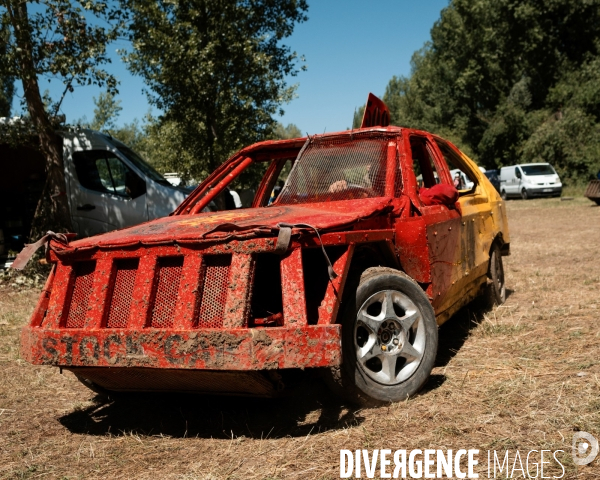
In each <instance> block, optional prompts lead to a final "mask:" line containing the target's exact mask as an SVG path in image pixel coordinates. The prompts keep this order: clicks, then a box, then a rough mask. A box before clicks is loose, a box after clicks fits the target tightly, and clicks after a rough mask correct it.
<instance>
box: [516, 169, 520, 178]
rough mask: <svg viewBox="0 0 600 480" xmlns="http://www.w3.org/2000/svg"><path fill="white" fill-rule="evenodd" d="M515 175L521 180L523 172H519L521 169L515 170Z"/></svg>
mask: <svg viewBox="0 0 600 480" xmlns="http://www.w3.org/2000/svg"><path fill="white" fill-rule="evenodd" d="M515 175H516V177H517V178H519V179H520V178H521V170H519V167H516V168H515Z"/></svg>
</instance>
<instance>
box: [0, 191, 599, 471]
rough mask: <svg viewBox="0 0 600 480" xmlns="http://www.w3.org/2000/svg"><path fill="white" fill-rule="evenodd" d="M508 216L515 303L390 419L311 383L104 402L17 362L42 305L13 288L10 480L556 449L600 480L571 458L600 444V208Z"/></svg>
mask: <svg viewBox="0 0 600 480" xmlns="http://www.w3.org/2000/svg"><path fill="white" fill-rule="evenodd" d="M507 205H508V211H509V221H510V228H511V236H512V255H511V256H510V257H508V258H505V262H506V263H505V265H506V267H505V268H506V271H507V285H508V287H509V288H510V295H509V297H508V300H507V302H506V304H505V305H503V306H501V307H499V308H496V309H494V310H492V311H489V312H483V311H481V310H478V309H477V308H475V307H474V306H471V307H469V308H465V309H463V311H461V312H459V314H458V315H456V316H455V317H454V318H453V319H452V320H450V321H449V322H448V323H447V324H446V325H444V326H443V327H442V329H441V331H440V340H441V344H440V352H439V355H438V361H437V365H436V367H435V369H434V372H433V375H432V377H431V380H430V381H429V383H428V384H427V387H426V389H425V392H424V393H423V394H422V395H419V396H417V397H415V398H414V399H411V400H409V401H407V402H403V403H399V404H394V405H389V406H386V407H381V408H377V409H370V410H357V409H356V408H354V407H352V406H350V405H345V404H343V403H341V402H339V401H338V400H337V399H335V398H333V397H332V396H331V395H330V394H329V393H328V392H327V390H326V389H325V388H324V387H323V385H322V384H321V383H320V381H319V380H318V379H317V378H316V377H314V376H310V375H307V376H306V378H305V379H304V382H303V383H302V384H301V389H300V391H299V392H298V393H297V395H295V396H294V397H292V398H288V399H283V400H269V401H266V400H257V399H246V398H214V397H196V396H180V395H135V396H128V397H125V398H124V399H120V400H117V401H113V402H108V403H103V402H102V400H101V399H99V398H97V397H95V395H94V394H93V393H92V392H90V391H89V390H87V389H86V388H85V387H83V386H82V385H80V384H79V383H78V382H77V381H76V380H75V378H74V377H73V376H72V375H71V374H69V373H65V374H64V375H60V374H59V372H58V371H57V370H56V369H52V368H48V367H38V366H32V365H29V364H27V363H25V362H23V361H22V360H20V359H19V355H18V333H19V328H20V326H21V325H23V324H24V323H25V322H26V321H27V318H28V316H29V314H30V312H31V311H32V309H33V307H34V304H35V300H36V298H37V291H34V290H27V289H24V290H18V289H16V288H15V287H11V286H2V287H0V477H1V478H15V479H19V478H38V477H44V478H73V479H74V478H141V479H146V478H147V479H157V478H161V479H162V478H168V479H181V480H184V479H185V480H187V479H190V480H191V479H225V478H244V479H253V478H261V479H262V478H272V479H275V478H277V479H286V478H338V477H339V450H340V449H341V448H344V449H350V450H355V449H359V448H367V449H375V448H390V449H401V448H403V449H404V448H405V449H409V450H410V449H414V448H420V449H425V448H434V449H435V448H441V449H449V448H452V449H455V450H456V449H458V448H479V449H480V450H481V451H483V452H484V455H481V456H480V460H483V459H484V457H485V451H486V450H488V449H495V450H501V451H502V450H505V449H510V450H512V451H513V452H514V450H516V449H519V450H521V452H523V451H529V450H531V449H538V450H539V449H541V448H544V449H551V450H557V449H562V450H565V452H566V453H565V455H564V456H563V457H562V461H563V462H564V464H565V466H566V468H567V472H568V475H567V476H566V477H565V478H580V479H588V478H589V479H592V478H600V468H599V467H600V459H596V460H595V461H594V463H592V464H591V465H590V466H587V467H579V470H576V468H575V466H574V465H573V463H572V460H571V455H570V449H571V438H572V435H573V432H574V431H576V430H585V431H588V432H590V433H592V434H594V435H595V436H596V437H597V438H600V395H599V393H600V322H599V321H598V320H599V317H600V295H599V294H598V291H599V290H600V273H599V270H598V266H599V265H600V260H599V253H600V252H599V251H598V247H599V246H600V208H598V207H593V206H592V204H590V203H588V202H584V201H580V200H577V199H576V200H575V201H572V202H559V201H558V200H533V201H528V202H523V201H516V200H515V201H509V202H508V204H507ZM485 465H486V464H485V462H482V464H481V467H482V469H481V470H480V471H481V473H484V468H485ZM545 473H546V475H548V474H550V475H559V474H560V469H558V470H554V471H551V472H550V473H548V471H546V472H545ZM363 476H364V473H363Z"/></svg>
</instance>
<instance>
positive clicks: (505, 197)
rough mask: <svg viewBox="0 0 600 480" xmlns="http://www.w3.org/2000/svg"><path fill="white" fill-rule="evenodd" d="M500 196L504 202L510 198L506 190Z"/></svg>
mask: <svg viewBox="0 0 600 480" xmlns="http://www.w3.org/2000/svg"><path fill="white" fill-rule="evenodd" d="M500 196H501V197H502V200H506V199H507V198H508V195H506V190H502V192H501V193H500Z"/></svg>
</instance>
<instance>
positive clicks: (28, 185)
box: [0, 129, 189, 250]
mask: <svg viewBox="0 0 600 480" xmlns="http://www.w3.org/2000/svg"><path fill="white" fill-rule="evenodd" d="M58 134H59V135H60V137H61V139H62V148H63V161H64V166H65V180H66V195H67V197H68V201H69V208H70V210H71V221H72V224H73V229H74V230H75V232H76V233H77V234H78V236H79V237H88V236H91V235H95V234H98V233H104V232H108V231H111V230H116V229H120V228H124V227H129V226H132V225H137V224H138V223H142V222H146V221H148V220H152V219H155V218H158V217H164V216H167V215H169V214H170V213H171V212H172V211H173V210H175V208H177V206H178V205H179V204H180V203H181V202H182V201H183V200H184V199H185V197H186V196H187V195H188V193H189V191H188V190H186V189H183V188H180V187H175V186H173V185H171V184H170V183H169V182H168V181H167V180H166V179H165V178H164V177H163V176H162V175H161V174H160V173H158V172H157V171H156V170H154V168H152V166H150V165H149V164H148V163H146V162H145V161H144V160H143V159H142V158H141V157H140V156H139V155H138V154H137V153H135V152H134V151H133V150H131V149H130V148H129V147H127V146H126V145H125V144H123V143H121V142H120V141H118V140H116V139H115V138H112V137H111V136H110V135H106V134H104V133H100V132H95V131H92V130H87V129H79V130H69V131H61V132H58ZM32 138H34V137H32ZM0 158H1V159H2V164H3V170H4V171H3V175H2V176H0V229H1V230H3V234H4V236H5V242H6V243H7V245H8V246H9V247H10V248H11V249H12V250H19V249H20V245H19V244H22V242H23V241H24V239H25V238H26V237H27V235H28V233H29V229H30V227H31V220H32V219H33V214H34V212H35V209H36V206H37V201H38V199H39V198H40V195H41V190H42V188H43V185H44V178H45V173H44V166H45V160H44V157H43V156H42V154H41V153H40V152H39V151H38V150H37V149H35V148H34V147H33V146H27V145H20V146H18V147H11V146H9V145H6V144H4V145H0Z"/></svg>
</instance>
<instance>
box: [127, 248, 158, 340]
mask: <svg viewBox="0 0 600 480" xmlns="http://www.w3.org/2000/svg"><path fill="white" fill-rule="evenodd" d="M148 253H149V252H148ZM156 263H157V258H156V256H154V255H150V254H147V255H145V256H142V257H140V265H139V268H138V274H137V276H136V279H135V288H134V289H133V298H132V301H131V315H130V317H129V322H128V325H129V326H130V328H140V329H141V328H144V327H145V326H146V321H147V318H148V309H149V307H150V299H151V297H152V289H153V287H154V277H155V273H156Z"/></svg>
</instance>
